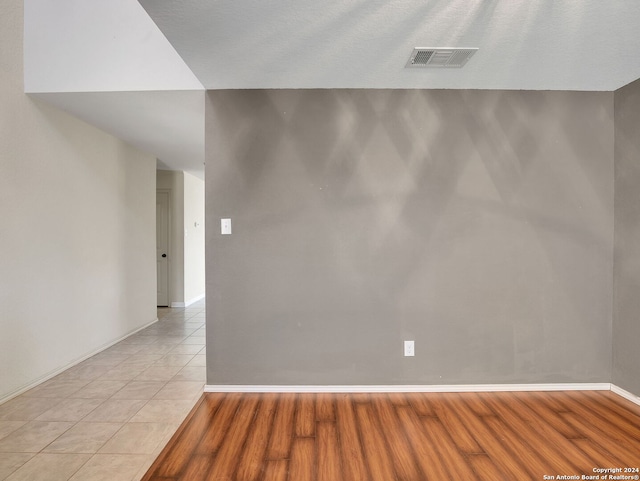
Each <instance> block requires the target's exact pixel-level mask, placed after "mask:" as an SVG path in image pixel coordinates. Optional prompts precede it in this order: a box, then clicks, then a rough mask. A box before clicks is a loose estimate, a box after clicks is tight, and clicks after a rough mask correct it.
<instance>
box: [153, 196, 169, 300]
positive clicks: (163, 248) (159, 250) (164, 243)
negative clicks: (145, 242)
mask: <svg viewBox="0 0 640 481" xmlns="http://www.w3.org/2000/svg"><path fill="white" fill-rule="evenodd" d="M169 195H170V193H169V191H162V190H158V191H157V192H156V265H157V268H156V272H157V276H158V282H157V286H158V288H157V289H158V304H157V305H158V307H168V306H169V228H170V226H169V206H170V198H169Z"/></svg>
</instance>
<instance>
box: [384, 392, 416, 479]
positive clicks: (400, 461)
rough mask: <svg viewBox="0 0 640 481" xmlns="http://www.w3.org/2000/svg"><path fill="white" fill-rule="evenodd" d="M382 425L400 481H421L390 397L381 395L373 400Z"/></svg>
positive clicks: (411, 451)
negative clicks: (418, 480) (416, 480)
mask: <svg viewBox="0 0 640 481" xmlns="http://www.w3.org/2000/svg"><path fill="white" fill-rule="evenodd" d="M373 406H374V407H375V409H376V412H377V415H378V418H379V419H380V424H381V426H382V428H383V429H384V433H385V436H386V437H387V439H388V444H389V455H390V456H391V461H392V462H393V466H394V470H395V472H396V473H397V474H398V481H410V480H414V479H420V472H419V470H418V464H417V461H416V459H415V457H414V456H413V450H412V449H411V445H410V444H409V442H408V441H407V438H406V437H405V435H404V432H403V429H402V426H401V425H400V420H399V419H398V415H397V414H396V411H395V409H394V405H393V404H391V402H390V399H389V397H388V396H385V395H380V396H376V397H375V398H374V399H373Z"/></svg>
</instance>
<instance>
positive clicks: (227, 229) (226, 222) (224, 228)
mask: <svg viewBox="0 0 640 481" xmlns="http://www.w3.org/2000/svg"><path fill="white" fill-rule="evenodd" d="M220 233H221V234H222V235H229V234H231V219H220Z"/></svg>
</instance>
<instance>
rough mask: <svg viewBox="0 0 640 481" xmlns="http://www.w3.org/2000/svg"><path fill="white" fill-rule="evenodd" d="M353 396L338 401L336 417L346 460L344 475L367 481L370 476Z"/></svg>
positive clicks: (342, 454)
mask: <svg viewBox="0 0 640 481" xmlns="http://www.w3.org/2000/svg"><path fill="white" fill-rule="evenodd" d="M352 398H353V397H352V396H345V397H344V398H340V399H338V400H337V401H336V419H337V429H338V438H339V440H340V454H341V456H342V458H343V459H344V460H345V462H344V477H345V479H346V480H348V481H365V480H367V479H368V478H369V475H368V473H367V467H366V464H365V461H364V455H363V448H362V442H361V440H360V435H359V432H358V427H357V422H356V417H355V412H354V410H353V409H354V408H353V404H352V402H351V401H352Z"/></svg>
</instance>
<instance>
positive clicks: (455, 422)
mask: <svg viewBox="0 0 640 481" xmlns="http://www.w3.org/2000/svg"><path fill="white" fill-rule="evenodd" d="M611 396H613V395H606V394H603V393H600V392H554V393H548V392H547V393H416V394H404V393H399V394H397V395H388V394H370V393H364V394H337V395H328V396H327V395H325V396H318V395H316V394H309V395H304V396H303V395H296V394H239V393H217V394H213V393H211V394H205V395H204V396H203V398H202V399H201V401H199V403H198V404H197V405H196V407H195V408H194V409H193V410H192V411H191V413H190V414H189V416H188V417H187V419H186V420H185V423H183V425H182V426H181V427H180V428H179V430H178V431H177V432H176V434H175V435H174V436H173V438H172V440H171V441H170V443H169V445H168V446H167V447H166V448H165V449H164V450H163V452H162V453H161V456H160V457H159V458H158V459H157V460H156V462H154V463H153V465H152V467H151V468H150V469H149V471H148V472H147V473H146V475H145V477H144V478H143V480H144V481H178V480H184V481H187V480H188V481H205V480H207V481H211V480H223V479H225V480H229V481H230V480H233V481H284V480H285V479H288V480H290V481H293V480H295V481H307V480H310V481H326V480H329V481H378V480H384V481H414V480H415V481H425V480H426V481H440V480H448V479H452V478H453V479H480V480H483V481H484V480H489V479H492V480H493V479H497V480H499V479H507V480H512V479H542V477H543V475H544V474H550V475H557V474H591V470H592V469H593V467H597V466H604V467H609V466H614V467H616V466H618V467H619V466H637V465H640V439H638V436H637V435H638V431H639V430H640V416H639V415H637V414H636V413H635V412H634V410H633V409H628V406H625V402H626V401H624V400H621V401H620V402H618V398H617V397H611ZM405 401H406V402H405ZM623 401H624V402H623ZM318 406H320V407H318ZM318 413H319V417H320V418H322V419H333V421H331V420H324V421H317V419H316V417H318ZM312 429H313V431H312ZM478 449H480V450H481V452H479V453H474V452H473V451H474V450H475V451H477V450H478ZM270 456H273V457H270Z"/></svg>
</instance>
